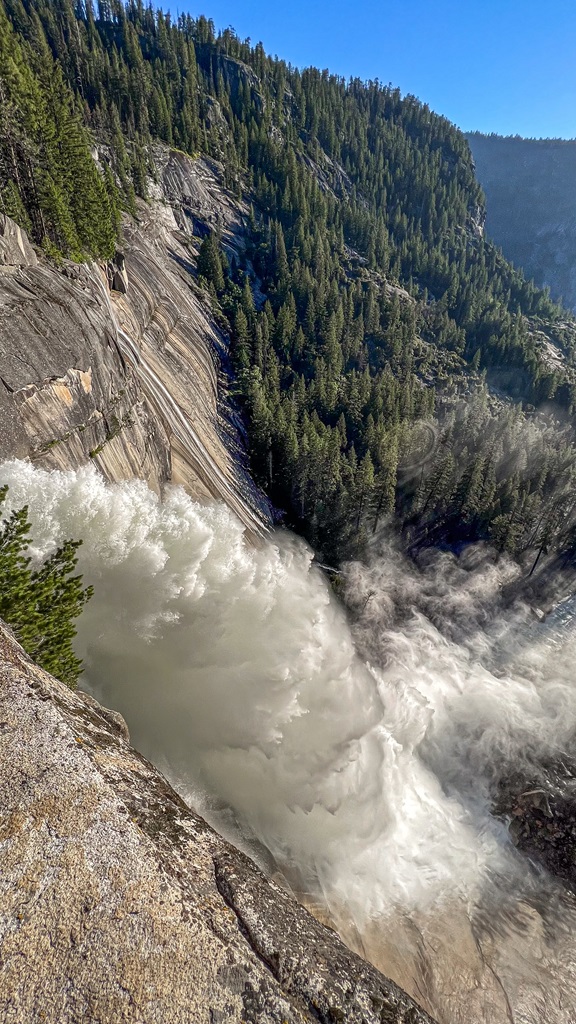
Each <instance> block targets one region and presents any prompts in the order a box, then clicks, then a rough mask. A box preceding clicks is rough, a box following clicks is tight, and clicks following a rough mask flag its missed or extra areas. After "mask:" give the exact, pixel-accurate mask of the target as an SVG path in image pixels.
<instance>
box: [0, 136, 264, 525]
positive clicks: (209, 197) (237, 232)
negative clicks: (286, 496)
mask: <svg viewBox="0 0 576 1024" xmlns="http://www.w3.org/2000/svg"><path fill="white" fill-rule="evenodd" d="M156 157H157V162H158V179H159V180H158V183H157V184H156V185H155V187H154V189H153V191H154V196H153V199H152V201H151V202H150V204H149V205H147V204H144V203H142V204H140V207H139V211H138V219H137V220H136V221H133V220H132V219H130V218H126V220H125V224H124V231H123V239H122V246H123V250H122V253H120V254H119V255H118V257H117V259H116V260H115V263H114V265H112V266H109V267H100V266H98V265H96V264H90V265H89V264H85V265H81V266H79V265H77V264H72V263H65V264H64V265H63V266H62V267H60V268H57V267H54V266H53V265H50V264H49V263H48V262H47V261H46V260H45V259H44V258H43V257H41V256H40V257H39V256H38V254H37V253H36V252H35V251H34V249H33V248H32V246H31V245H30V244H29V242H28V240H27V239H26V236H25V234H24V232H22V231H21V230H20V228H18V227H17V226H16V225H15V224H14V223H13V222H12V221H10V220H9V219H8V218H2V219H1V220H0V457H1V458H6V457H11V456H18V457H29V458H31V459H32V460H33V461H34V462H36V463H38V464H40V465H43V466H45V467H47V468H67V467H70V466H78V465H79V464H81V463H83V462H85V461H87V460H88V459H93V460H94V462H95V463H96V465H97V466H98V467H99V469H100V470H101V471H102V473H103V474H104V476H105V477H106V478H107V479H109V480H119V479H126V478H129V477H132V476H138V477H141V478H143V479H146V480H147V481H148V482H149V484H150V485H151V486H152V487H154V488H155V489H156V490H160V489H161V487H162V485H163V484H164V483H165V482H167V481H170V480H172V481H175V482H178V483H182V484H183V485H184V486H185V487H186V489H187V490H188V491H189V492H190V493H191V494H192V495H193V496H194V497H197V498H201V499H202V498H212V497H215V498H219V499H223V500H224V501H226V503H227V504H228V505H229V506H230V507H231V508H232V509H233V510H234V511H235V512H236V513H237V514H238V515H239V517H240V518H241V520H242V521H243V522H244V523H245V525H246V526H247V527H248V528H249V530H250V531H252V532H253V533H258V532H260V531H261V530H262V529H263V528H264V527H265V525H266V524H267V521H268V510H267V506H266V503H265V501H264V499H263V498H262V496H261V495H260V494H259V493H258V491H257V490H256V488H255V487H254V486H253V484H252V482H251V480H250V477H249V474H248V473H247V471H246V468H245V462H244V453H243V448H242V444H241V439H240V437H239V434H238V429H237V426H236V425H235V422H234V417H233V416H232V415H231V414H230V410H229V409H228V408H227V406H226V402H225V386H224V385H225V381H224V378H223V376H222V373H221V369H220V368H221V365H222V360H223V359H224V361H225V359H226V339H225V338H224V337H223V336H222V335H221V333H220V332H219V330H218V327H217V325H216V323H215V321H214V319H213V318H212V316H211V314H210V311H209V302H208V299H207V297H206V296H203V295H202V293H201V292H200V289H199V288H198V286H197V284H196V283H195V280H194V277H195V254H196V251H197V245H198V237H197V236H194V235H193V232H194V230H195V229H196V230H198V225H203V229H202V230H204V231H207V230H209V228H210V226H211V225H213V226H216V225H218V226H219V227H220V228H221V229H222V230H223V234H224V237H225V239H226V240H227V242H228V244H229V245H230V246H241V245H242V237H241V232H242V217H243V211H242V209H241V207H239V206H238V204H234V202H233V201H232V198H231V197H230V196H229V195H228V194H227V193H226V191H225V190H224V189H223V187H222V186H221V184H220V182H219V180H218V171H219V168H218V166H217V165H216V164H214V163H209V162H207V161H200V160H199V161H192V160H190V159H189V158H187V157H184V156H183V154H174V153H171V152H170V151H169V150H167V149H166V148H165V147H164V148H159V149H158V152H157V154H156ZM170 204H172V205H170Z"/></svg>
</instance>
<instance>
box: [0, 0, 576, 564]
mask: <svg viewBox="0 0 576 1024" xmlns="http://www.w3.org/2000/svg"><path fill="white" fill-rule="evenodd" d="M0 18H2V19H3V20H2V22H1V26H2V31H1V33H0V37H1V42H0V88H2V89H3V90H4V94H5V95H7V96H8V98H9V103H8V105H6V104H5V103H4V104H3V105H2V113H1V114H0V160H1V164H0V174H1V177H0V195H1V196H2V203H3V205H4V208H5V209H6V211H7V212H9V213H10V214H11V215H12V216H14V217H15V218H16V219H17V220H19V221H20V223H22V224H24V225H25V226H27V227H29V228H31V229H32V233H33V236H34V238H35V239H36V241H37V242H39V243H42V244H44V246H45V248H46V249H48V251H51V249H54V250H56V252H57V253H60V254H64V255H69V256H73V257H75V258H78V257H79V256H80V255H81V254H82V253H92V254H96V255H106V254H107V253H108V254H109V252H110V248H111V247H113V243H112V242H111V234H110V232H111V231H112V233H113V232H114V231H116V230H117V229H118V210H119V208H120V207H123V208H124V209H125V210H127V211H129V212H132V213H135V212H136V209H137V198H136V197H139V198H140V200H146V199H147V198H148V195H149V191H150V188H151V180H152V178H153V176H154V173H155V171H154V161H153V155H152V146H151V144H152V142H153V140H155V139H159V140H162V141H163V142H164V143H166V144H167V145H168V146H173V147H176V148H178V149H181V150H183V151H185V152H187V153H189V154H192V155H194V154H198V153H208V154H209V155H210V156H211V157H213V158H214V159H216V160H217V161H219V162H220V163H221V165H222V177H223V181H224V184H225V185H226V186H227V188H228V189H229V190H230V191H231V192H232V193H233V194H235V195H236V196H237V197H238V198H240V197H242V198H243V199H245V200H247V202H248V204H249V206H250V210H251V213H250V216H249V218H248V219H247V223H246V231H245V239H244V241H245V246H244V249H243V254H242V255H241V256H240V257H238V256H237V255H236V256H234V257H231V256H230V254H228V255H227V254H226V253H225V251H224V250H223V248H222V245H221V241H220V239H219V237H218V235H217V234H216V233H214V234H211V235H207V236H206V237H205V238H204V239H203V241H202V244H201V247H200V253H199V257H198V272H199V275H200V280H201V281H203V282H204V283H205V286H206V289H207V301H211V302H212V303H213V304H214V307H215V309H216V310H218V311H219V315H221V316H222V317H223V323H225V324H226V325H227V329H228V331H229V333H230V335H231V337H232V342H233V343H232V357H233V367H234V371H235V389H236V393H237V396H238V400H239V401H240V402H241V403H242V405H243V408H244V411H245V414H246V418H247V423H248V428H249V436H250V446H251V458H252V466H253V471H254V473H255V474H256V476H257V479H258V480H259V481H260V483H261V484H262V485H263V486H264V487H265V489H266V490H267V491H268V493H269V495H270V496H271V498H272V500H273V502H274V503H275V505H276V506H277V507H278V509H279V510H284V511H285V512H286V514H287V517H288V521H289V522H291V523H292V524H293V525H296V526H297V527H298V528H299V529H300V530H301V531H302V532H303V533H304V534H305V535H306V536H307V537H308V538H309V539H310V540H311V542H312V543H313V544H314V545H315V546H316V547H317V548H318V549H319V550H320V551H321V552H322V553H323V554H324V556H325V557H329V558H334V559H338V558H341V557H343V556H345V555H349V554H351V553H357V552H359V551H361V550H362V547H363V545H364V544H365V542H366V540H367V539H368V537H369V536H370V535H371V534H372V533H373V531H374V530H376V529H377V528H378V526H379V525H380V524H382V523H383V522H384V521H385V520H386V519H389V520H390V519H391V520H392V521H393V522H394V523H395V524H396V526H397V528H398V529H399V530H403V531H404V536H405V537H406V538H407V539H408V541H409V542H410V543H411V544H412V545H414V544H425V543H446V542H448V543H459V542H461V541H464V540H467V539H477V538H487V539H489V540H491V541H492V542H494V543H495V544H496V545H497V546H498V547H499V548H501V549H503V550H504V549H508V550H511V551H513V552H514V553H515V554H521V553H522V552H524V551H532V550H533V551H534V552H538V551H539V550H547V549H549V548H560V549H562V550H567V551H570V550H571V549H572V547H573V545H574V530H573V505H574V502H573V497H572V494H573V487H574V483H575V477H576V471H575V469H574V466H575V464H576V459H575V458H574V456H575V454H576V451H575V449H574V447H573V439H572V430H571V426H570V420H571V415H572V412H573V408H574V404H575V399H576V384H575V381H576V377H575V373H574V359H575V353H576V345H575V337H576V334H575V329H574V324H573V323H572V322H571V321H570V320H569V319H568V318H567V315H566V314H565V313H564V312H563V311H562V310H561V309H560V308H559V307H558V306H557V305H555V304H554V303H553V302H552V301H551V300H550V298H549V296H548V295H547V294H545V293H544V292H542V291H539V290H538V289H537V288H536V287H535V286H534V285H533V284H532V283H531V282H527V281H526V280H525V279H524V277H523V276H522V274H521V273H520V272H519V271H517V270H515V269H514V268H513V267H512V266H511V265H510V264H508V263H507V262H506V261H505V260H504V259H503V257H502V256H501V254H500V252H499V251H498V250H497V249H496V248H495V246H493V245H492V244H491V243H490V242H488V241H486V240H485V238H484V237H483V234H482V223H483V218H484V206H483V203H484V200H483V196H482V192H481V189H480V187H479V185H478V183H477V181H476V179H475V177H474V169H473V164H472V159H471V155H470V151H469V148H468V144H467V142H466V139H465V138H464V136H463V135H462V134H461V133H460V132H459V131H458V130H457V129H456V128H455V127H454V126H453V125H451V124H450V123H449V122H448V121H447V120H445V119H444V118H441V117H439V116H437V115H435V114H433V113H432V112H431V111H430V110H429V108H428V107H427V106H425V105H424V104H422V103H420V102H419V101H418V100H416V99H415V98H413V97H404V98H403V97H402V96H401V95H400V93H399V91H397V90H394V89H391V88H388V87H383V86H381V85H380V84H379V83H378V82H370V83H362V82H360V81H357V80H356V81H350V82H345V81H344V80H342V79H340V78H337V77H335V76H331V75H329V74H328V73H327V72H320V71H317V70H315V69H307V70H305V71H298V70H296V69H294V68H291V67H290V66H288V65H286V64H285V63H283V62H282V61H280V60H277V59H271V58H269V57H267V56H266V54H265V53H264V51H263V49H262V46H261V45H257V46H255V47H252V46H250V45H249V44H248V43H243V42H241V41H240V40H239V39H238V38H237V37H236V36H235V35H234V34H233V33H232V32H231V31H229V30H227V31H225V32H224V33H221V34H220V35H218V36H216V35H215V32H214V27H213V25H212V23H211V22H210V21H208V20H206V19H205V18H203V17H200V18H198V19H193V18H191V17H190V16H188V15H183V16H181V17H180V18H179V19H178V21H177V22H173V21H171V19H170V18H169V17H168V16H167V15H164V14H163V13H162V12H154V11H153V10H152V8H146V7H144V6H143V4H142V3H141V2H136V0H131V2H129V3H128V4H127V5H126V6H123V5H122V4H121V3H119V2H113V3H112V2H107V0H101V2H99V3H98V5H97V7H96V8H95V7H94V6H93V5H92V3H91V0H78V2H77V3H76V4H73V3H72V2H71V0H0ZM8 22H9V26H10V27H9V26H8ZM35 112H37V113H36V114H35ZM81 122H83V123H81ZM86 132H89V133H90V135H91V139H92V141H93V142H94V143H96V145H97V148H98V164H95V163H93V162H92V161H91V160H90V159H88V158H87V157H89V140H88V136H87V135H86V134H85V133H86ZM45 139H49V140H50V139H53V140H54V144H53V145H47V144H46V143H45V142H44V140H45ZM67 154H70V155H67ZM58 161H60V163H59V162H58ZM16 166H17V167H18V174H19V176H17V175H16V174H15V173H14V170H13V168H14V167H16ZM76 167H78V168H80V169H81V173H82V174H84V175H85V176H86V185H81V186H80V187H78V182H80V181H83V180H84V179H81V178H80V171H78V172H76V171H75V168H76ZM51 183H52V184H51ZM46 197H48V198H46ZM50 197H53V201H52V200H50ZM49 200H50V201H49ZM100 208H101V209H102V211H104V212H103V216H102V218H98V216H96V215H95V214H96V211H97V210H98V209H100ZM54 211H56V212H54ZM60 211H61V214H60ZM63 225H72V227H71V228H70V227H65V226H63ZM72 228H73V230H72ZM198 241H200V240H198ZM515 403H516V404H515ZM544 409H545V410H546V413H547V418H546V419H545V418H544V417H543V415H542V411H543V410H544Z"/></svg>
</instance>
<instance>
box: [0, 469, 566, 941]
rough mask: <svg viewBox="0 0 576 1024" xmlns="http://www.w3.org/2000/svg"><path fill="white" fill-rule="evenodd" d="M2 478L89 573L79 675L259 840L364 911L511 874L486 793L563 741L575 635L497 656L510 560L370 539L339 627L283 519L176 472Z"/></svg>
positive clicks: (191, 794) (333, 900)
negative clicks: (403, 553)
mask: <svg viewBox="0 0 576 1024" xmlns="http://www.w3.org/2000/svg"><path fill="white" fill-rule="evenodd" d="M0 477H1V481H2V482H6V483H8V484H9V488H10V490H9V501H10V507H20V506H21V505H22V504H24V503H28V504H29V507H30V518H31V520H32V523H33V530H32V536H33V538H34V545H35V547H34V556H35V557H41V556H44V555H46V554H47V553H49V552H50V551H52V550H53V549H54V548H55V546H57V545H58V544H59V543H60V542H61V541H62V540H63V539H65V538H68V537H76V538H78V537H82V538H83V541H84V543H83V546H82V548H81V549H80V568H81V570H82V572H83V573H84V576H85V581H86V582H90V583H92V584H93V585H94V588H95V596H94V598H93V600H92V601H91V602H90V603H89V604H88V606H87V607H86V609H85V611H84V612H83V614H82V616H81V619H80V620H79V633H78V643H77V650H78V653H79V654H80V656H81V657H82V658H83V659H84V661H85V665H86V674H85V676H84V682H83V685H84V686H88V687H89V688H90V689H91V690H92V692H94V693H95V694H96V695H97V696H98V697H99V698H100V699H101V700H102V701H103V702H104V703H107V704H108V705H110V706H113V707H115V708H117V709H119V710H120V711H121V712H122V713H123V714H124V715H125V716H126V718H127V720H128V723H129V726H130V731H131V735H132V739H133V742H134V744H135V746H136V747H138V748H139V749H141V750H142V752H143V753H145V754H146V755H147V756H148V757H149V758H150V759H152V760H153V761H154V762H155V763H157V764H158V765H159V766H160V767H161V769H162V770H163V771H164V772H165V773H166V774H167V776H168V777H169V778H170V779H171V781H172V782H173V784H174V785H175V786H176V788H177V789H178V790H179V791H180V792H181V793H182V794H183V795H184V796H186V797H188V798H189V799H190V800H191V801H192V802H193V803H194V804H195V805H196V806H197V807H200V808H203V809H204V810H205V811H206V813H207V814H208V815H209V816H212V818H215V819H216V820H217V821H219V822H220V824H221V825H222V827H231V826H230V821H231V820H232V821H233V823H234V826H233V827H234V828H236V827H237V828H238V829H239V830H240V833H241V834H242V835H243V837H244V841H245V842H248V843H250V842H251V841H252V840H251V839H250V838H246V837H253V839H254V841H255V842H257V843H259V844H262V845H263V847H265V848H266V849H267V850H268V851H270V853H271V855H272V856H273V858H274V859H275V861H276V863H277V864H278V865H279V866H280V867H281V868H282V870H283V871H284V872H285V873H286V874H287V876H288V877H290V878H291V879H292V880H293V882H294V884H297V885H298V887H299V888H300V889H303V890H306V891H309V892H311V893H316V894H320V895H321V896H322V898H323V899H324V900H325V901H326V904H327V906H328V907H330V906H334V907H339V908H341V907H342V905H345V906H346V907H347V909H348V911H349V913H350V916H351V918H352V919H353V920H354V922H355V923H356V925H357V926H358V927H362V925H363V922H366V921H367V920H368V919H372V920H373V919H375V918H377V917H378V916H381V915H388V914H391V913H393V912H397V910H398V908H402V909H403V910H404V911H405V912H406V913H411V912H412V911H416V910H417V911H422V910H423V909H425V908H426V907H430V906H431V905H432V904H434V903H435V904H438V903H439V902H442V901H446V900H448V899H454V898H458V899H460V900H464V901H465V902H467V903H470V904H472V903H475V902H477V901H478V899H479V897H480V894H481V892H482V890H483V888H484V887H485V886H486V885H487V884H488V883H490V884H494V879H507V880H510V879H517V880H519V879H520V877H521V874H522V873H524V874H525V869H522V871H519V870H518V862H517V858H516V857H515V855H514V853H513V851H512V850H511V848H510V845H509V842H508V838H507V833H506V830H505V828H504V826H503V825H502V824H501V823H499V822H497V821H495V820H494V819H493V818H492V817H491V816H490V814H489V788H490V784H491V783H492V782H493V781H494V777H495V773H497V772H498V771H500V770H502V771H503V770H504V769H505V768H506V766H507V765H509V764H512V763H514V762H515V761H516V760H517V759H519V758H520V757H524V756H526V752H527V750H529V751H531V752H533V753H534V754H535V755H536V754H539V753H541V752H554V751H556V750H558V749H562V748H563V746H564V745H565V744H567V743H568V742H569V739H570V736H571V735H572V734H573V733H574V729H575V725H576V688H575V687H574V686H573V684H572V679H573V669H572V666H573V664H574V644H573V642H572V641H571V640H570V641H568V642H567V643H565V644H564V646H563V647H562V648H561V649H559V648H558V647H556V648H555V649H554V657H553V658H551V657H550V656H549V653H547V652H548V648H547V647H546V645H544V644H542V645H540V646H539V645H538V644H535V645H533V646H532V648H531V649H530V650H529V651H528V652H526V651H525V650H524V652H523V653H522V656H520V653H518V652H517V653H516V654H514V658H513V659H512V662H510V659H509V661H508V663H507V664H506V665H505V666H504V669H503V668H502V665H500V664H497V659H495V656H494V653H493V651H494V649H496V647H497V644H496V639H497V636H498V635H499V632H498V631H499V630H500V633H501V632H502V629H503V628H504V627H501V626H497V624H496V617H495V616H494V615H492V616H490V615H489V614H488V612H487V609H488V608H489V606H490V604H491V602H492V600H493V592H494V591H495V590H496V589H497V587H498V586H499V585H500V584H499V577H501V576H502V574H503V573H506V572H509V571H511V570H510V569H509V568H506V566H500V567H497V568H495V567H494V565H493V564H492V563H491V564H490V565H489V566H488V567H486V566H484V568H482V569H481V570H479V571H478V572H476V574H474V573H470V572H467V573H465V574H463V573H464V570H463V569H462V568H461V567H456V568H455V567H454V566H455V564H456V563H454V562H451V563H450V564H448V563H446V564H444V563H443V565H442V566H441V567H439V566H438V565H437V564H435V565H434V566H432V567H431V568H430V569H429V570H428V571H425V572H424V573H423V574H421V575H420V576H418V574H416V573H415V572H414V571H413V570H411V569H408V567H406V566H405V565H404V564H403V563H402V562H401V561H400V560H399V556H397V555H393V553H391V552H385V553H382V552H381V553H380V554H375V556H374V558H373V561H372V565H371V566H370V567H369V568H365V567H361V566H353V567H350V569H349V571H348V573H347V587H348V594H349V597H350V599H351V600H352V601H354V599H356V601H357V605H358V609H359V611H358V619H357V624H356V626H355V627H354V629H355V635H353V633H352V629H351V627H350V625H349V623H348V620H347V618H346V616H345V614H344V612H343V611H342V609H341V608H340V606H339V605H338V604H337V602H336V601H335V600H334V599H333V597H332V596H331V593H330V590H329V588H328V586H327V584H326V581H325V578H324V576H323V575H322V574H321V572H320V571H319V570H318V569H317V568H316V567H314V566H313V565H312V554H311V552H310V550H309V549H308V548H307V547H306V545H305V544H303V543H302V542H300V541H299V540H297V539H296V538H294V537H293V536H291V535H289V534H288V533H286V532H279V533H277V534H276V535H274V536H273V538H272V539H271V541H270V542H269V543H266V544H265V545H263V546H262V547H261V548H259V549H254V548H251V547H249V546H247V545H246V544H245V543H244V540H243V530H242V527H241V525H240V524H239V522H238V521H237V520H236V519H235V517H234V516H233V515H232V514H231V513H230V512H229V511H228V510H227V509H226V508H225V507H223V506H221V505H211V506H201V505H199V504H197V503H195V502H194V501H192V500H191V499H190V498H189V497H187V496H186V494H185V493H184V492H183V491H182V490H181V489H179V488H169V489H168V490H167V492H166V495H165V499H164V501H162V502H161V501H160V500H159V499H158V498H157V497H156V496H155V495H154V494H153V493H152V492H151V491H150V490H148V488H147V487H146V486H145V484H143V483H141V482H134V481H133V482H130V483H124V484H116V485H112V486H111V485H107V484H105V483H104V482H103V481H102V480H101V479H100V478H99V477H98V475H97V474H96V472H95V471H94V470H93V469H92V468H91V467H88V468H83V469H80V470H78V471H76V472H67V473H61V472H52V473H47V472H44V471H41V470H38V469H35V468H33V467H32V466H31V465H29V464H27V463H23V462H17V461H13V462H8V463H4V464H3V465H2V470H1V474H0ZM451 573H452V577H451V576H450V574H451ZM500 582H501V581H500ZM458 591H459V592H460V593H459V596H458ZM367 594H369V599H366V595H367ZM401 606H403V609H402V614H401V615H400V617H399V614H398V609H399V608H400V607H401ZM394 609H396V612H394ZM466 621H468V622H469V624H470V629H469V630H468V631H466V628H465V623H466ZM444 626H445V628H444ZM507 628H509V629H513V628H514V623H513V622H512V623H511V624H510V623H509V624H508V627H507ZM358 650H360V651H361V652H362V657H361V656H360V655H359V653H358ZM368 657H369V658H370V659H371V661H372V665H370V664H369V663H368V661H367V660H366V658H368ZM507 884H508V883H507ZM518 884H519V882H518Z"/></svg>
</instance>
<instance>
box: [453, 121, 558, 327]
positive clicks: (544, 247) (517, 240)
mask: <svg viewBox="0 0 576 1024" xmlns="http://www.w3.org/2000/svg"><path fill="white" fill-rule="evenodd" d="M467 139H468V142H469V144H470V148H471V150H472V155H473V157H474V162H475V164H476V170H477V174H478V179H479V181H480V184H481V185H482V188H483V189H484V192H485V193H486V204H487V217H486V233H487V235H488V237H489V238H490V239H492V241H494V242H496V244H497V245H500V246H501V247H502V251H503V253H504V255H505V257H506V259H509V260H511V261H512V263H514V264H515V265H516V266H517V267H520V268H521V269H522V270H523V271H524V273H525V275H526V276H527V277H533V278H534V281H535V282H536V284H537V285H539V286H540V287H541V288H543V287H545V286H548V287H549V288H550V293H551V295H552V297H553V298H554V299H556V300H559V301H562V302H563V304H564V305H565V306H566V307H567V308H571V309H576V141H571V142H566V141H562V140H560V139H520V138H502V137H501V136H499V135H480V134H479V133H476V132H474V133H471V134H469V135H467Z"/></svg>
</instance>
